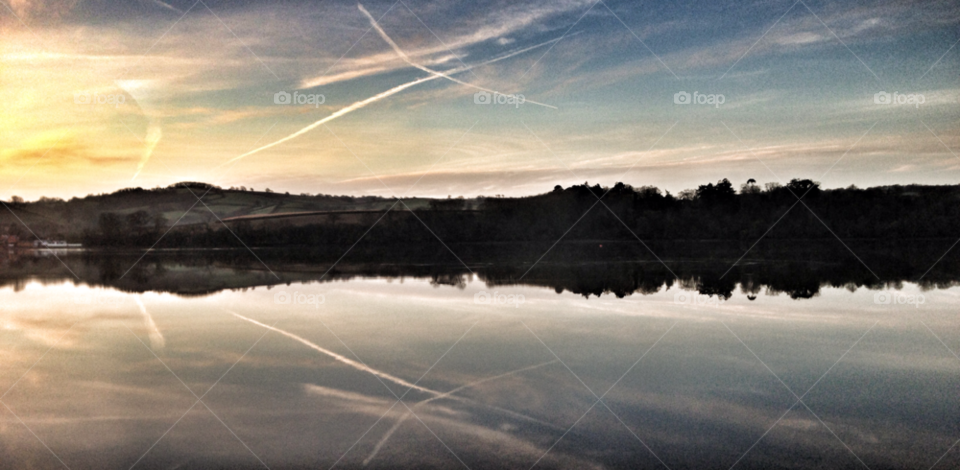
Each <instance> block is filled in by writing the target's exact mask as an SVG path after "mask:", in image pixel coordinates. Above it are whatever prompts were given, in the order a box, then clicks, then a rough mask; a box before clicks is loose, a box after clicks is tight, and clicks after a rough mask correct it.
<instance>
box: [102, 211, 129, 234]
mask: <svg viewBox="0 0 960 470" xmlns="http://www.w3.org/2000/svg"><path fill="white" fill-rule="evenodd" d="M97 226H98V227H99V228H100V233H101V234H102V235H103V236H104V237H105V238H115V237H118V236H119V235H120V231H121V230H123V220H122V219H121V218H120V216H119V215H117V214H114V213H113V212H102V213H101V214H100V217H99V218H98V219H97Z"/></svg>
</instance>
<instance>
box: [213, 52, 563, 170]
mask: <svg viewBox="0 0 960 470" xmlns="http://www.w3.org/2000/svg"><path fill="white" fill-rule="evenodd" d="M560 39H561V38H557V39H551V40H549V41H546V42H543V43H540V44H537V45H534V46H530V47H526V48H523V49H520V50H517V51H514V52H511V53H508V54H505V55H503V56H500V57H497V58H494V59H490V60H488V61H486V62H481V63H479V64H476V65H471V66H467V67H460V68H456V69H453V70H451V71H449V72H447V74H448V75H452V74H457V73H463V72H466V71H468V70H470V69H473V68H476V67H481V66H484V65H488V64H492V63H494V62H499V61H501V60H505V59H509V58H511V57H513V56H516V55H519V54H523V53H524V52H527V51H531V50H533V49H536V48H538V47H543V46H546V45H547V44H551V43H554V42H557V41H559V40H560ZM438 78H440V75H431V76H429V77H424V78H418V79H416V80H414V81H412V82H408V83H404V84H402V85H397V86H395V87H393V88H391V89H389V90H387V91H384V92H382V93H379V94H376V95H374V96H371V97H370V98H367V99H365V100H361V101H357V102H355V103H353V104H351V105H349V106H347V107H345V108H341V109H340V110H339V111H336V112H334V113H333V114H331V115H329V116H327V117H325V118H323V119H321V120H319V121H317V122H315V123H313V124H310V125H309V126H307V127H304V128H303V129H300V130H299V131H297V132H294V133H293V134H290V135H288V136H286V137H284V138H282V139H280V140H277V141H275V142H272V143H269V144H267V145H264V146H263V147H260V148H257V149H254V150H251V151H249V152H247V153H245V154H243V155H240V156H238V157H234V158H232V159H230V160H228V161H226V162H224V163H222V164H220V166H224V165H228V164H230V163H233V162H235V161H237V160H240V159H241V158H244V157H249V156H250V155H253V154H255V153H258V152H262V151H264V150H266V149H268V148H271V147H276V146H277V145H280V144H282V143H284V142H286V141H288V140H291V139H295V138H297V137H299V136H301V135H303V134H306V133H307V132H310V131H312V130H314V129H316V128H317V127H319V126H322V125H323V124H326V123H328V122H330V121H332V120H334V119H336V118H338V117H340V116H343V115H345V114H348V113H351V112H353V111H356V110H358V109H360V108H363V107H364V106H367V105H368V104H370V103H373V102H375V101H380V100H382V99H384V98H387V97H389V96H392V95H395V94H397V93H400V92H401V91H403V90H406V89H407V88H410V87H412V86H416V85H419V84H421V83H424V82H429V81H430V80H436V79H438Z"/></svg>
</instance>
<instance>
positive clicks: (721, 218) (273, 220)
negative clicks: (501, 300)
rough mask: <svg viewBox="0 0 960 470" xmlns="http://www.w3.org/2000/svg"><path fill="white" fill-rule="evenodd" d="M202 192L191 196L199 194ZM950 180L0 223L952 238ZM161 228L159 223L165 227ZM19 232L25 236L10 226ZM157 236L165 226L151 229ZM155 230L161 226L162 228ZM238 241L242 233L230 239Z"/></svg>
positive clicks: (176, 231) (44, 212)
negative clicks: (932, 183)
mask: <svg viewBox="0 0 960 470" xmlns="http://www.w3.org/2000/svg"><path fill="white" fill-rule="evenodd" d="M200 198H202V201H198V199H200ZM958 203H960V185H950V186H923V185H906V186H883V187H875V188H867V189H858V188H855V187H850V188H843V189H822V188H821V187H820V185H819V183H817V182H814V181H810V180H800V179H794V180H792V181H790V182H789V183H788V184H786V185H779V184H775V183H768V184H767V185H765V187H760V186H758V185H757V184H756V183H754V182H753V180H750V181H749V182H748V183H746V184H744V185H742V186H741V187H740V188H739V190H736V189H735V188H734V187H733V184H732V183H730V182H729V181H728V180H726V179H724V180H721V181H719V182H717V183H710V184H706V185H701V186H699V187H698V188H697V189H695V190H687V191H682V192H681V193H680V194H679V195H677V196H674V195H671V194H670V193H669V192H666V193H665V192H663V191H661V190H660V189H658V188H655V187H650V186H642V187H632V186H630V185H627V184H624V183H617V184H616V185H614V186H613V187H601V186H600V185H593V186H591V185H589V184H587V183H584V184H582V185H575V186H571V187H568V188H562V187H560V186H557V187H555V188H554V190H553V191H551V192H548V193H544V194H539V195H534V196H529V197H519V198H503V197H495V198H490V197H486V198H476V199H463V198H458V199H453V198H450V199H423V198H415V199H405V200H404V204H398V203H397V201H395V200H392V199H387V198H381V197H350V196H325V195H317V196H310V195H289V194H278V193H273V192H254V191H248V190H245V188H244V189H237V188H233V189H222V188H218V187H215V186H210V185H207V184H203V183H180V184H177V185H174V186H171V187H169V188H161V189H153V190H144V189H140V188H136V189H127V190H121V191H118V192H115V193H112V194H106V195H98V196H88V197H86V198H83V199H78V198H74V199H71V200H70V201H61V200H51V199H41V200H40V201H36V202H30V203H24V202H10V203H6V204H5V205H6V206H7V209H8V210H7V211H5V212H7V214H5V218H2V219H0V222H2V223H3V228H4V230H5V231H6V232H9V233H13V232H17V231H19V233H23V232H24V230H23V227H22V224H20V223H19V221H18V220H15V219H14V218H13V217H11V213H13V214H18V216H19V218H20V219H22V220H23V222H24V223H25V224H26V225H28V226H30V228H31V229H33V231H34V232H36V233H37V234H38V236H48V237H52V236H60V237H63V238H72V239H74V240H82V242H83V243H84V244H85V245H86V246H96V247H149V246H153V244H154V243H156V242H157V240H158V239H160V242H159V243H158V244H157V246H158V247H166V248H182V247H240V246H242V245H243V244H245V245H247V246H260V247H270V246H274V247H279V246H317V245H346V246H349V245H351V244H353V243H355V242H356V241H357V240H365V241H369V242H372V243H378V244H387V245H390V244H398V243H436V242H437V240H442V241H443V242H445V243H490V242H504V243H507V242H555V241H557V240H565V241H587V240H590V241H603V240H607V241H615V240H634V241H635V240H637V239H640V240H643V241H651V240H749V241H753V240H757V239H760V238H764V239H771V240H786V239H805V240H815V239H833V238H837V237H839V238H842V239H844V240H847V239H882V240H900V239H908V240H917V239H926V238H954V239H955V238H956V237H958V236H960V204H958ZM171 227H172V229H171ZM23 234H24V235H29V234H26V233H23ZM164 234H166V235H164ZM161 235H163V237H162V239H161ZM240 240H242V243H241V242H240Z"/></svg>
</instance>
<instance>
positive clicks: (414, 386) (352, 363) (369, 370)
mask: <svg viewBox="0 0 960 470" xmlns="http://www.w3.org/2000/svg"><path fill="white" fill-rule="evenodd" d="M227 311H228V312H230V310H227ZM230 313H232V314H233V315H234V316H236V317H237V318H239V319H241V320H246V321H248V322H250V323H253V324H254V325H259V326H262V327H264V328H266V329H268V330H271V331H276V332H277V333H280V334H281V335H284V336H286V337H288V338H290V339H293V340H296V341H299V342H300V343H303V344H304V345H305V346H307V347H309V348H311V349H313V350H315V351H317V352H320V353H323V354H326V355H327V356H330V357H331V358H333V359H334V360H337V361H340V362H342V363H344V364H346V365H348V366H350V367H353V368H354V369H357V370H359V371H363V372H367V373H370V374H373V375H375V376H377V377H380V378H382V379H386V380H389V381H391V382H393V383H395V384H397V385H400V386H403V387H408V388H411V389H414V390H419V391H421V392H424V393H428V394H430V395H434V396H439V395H443V393H441V392H438V391H436V390H430V389H429V388H426V387H421V386H420V385H417V384H412V383H410V382H407V381H406V380H403V379H401V378H399V377H394V376H392V375H390V374H388V373H386V372H380V371H379V370H376V369H374V368H372V367H369V366H366V365H364V364H361V363H359V362H357V361H354V360H353V359H350V358H348V357H345V356H342V355H340V354H337V353H335V352H333V351H330V350H329V349H324V348H321V347H320V346H317V345H316V344H315V343H312V342H310V341H308V340H306V339H303V338H301V337H299V336H297V335H295V334H293V333H289V332H286V331H283V330H281V329H279V328H274V327H272V326H270V325H266V324H263V323H260V322H258V321H256V320H254V319H252V318H247V317H245V316H243V315H240V314H239V313H235V312H230Z"/></svg>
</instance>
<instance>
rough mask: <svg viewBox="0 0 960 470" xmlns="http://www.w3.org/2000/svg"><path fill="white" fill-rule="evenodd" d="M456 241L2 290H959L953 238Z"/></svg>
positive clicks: (242, 256) (241, 255) (96, 267)
mask: <svg viewBox="0 0 960 470" xmlns="http://www.w3.org/2000/svg"><path fill="white" fill-rule="evenodd" d="M450 248H451V250H453V251H455V252H457V255H458V257H454V256H453V255H451V254H450V252H449V251H448V250H447V249H446V248H445V247H443V246H440V245H439V244H437V246H432V245H431V246H429V247H428V248H427V249H424V247H423V246H408V247H405V248H404V247H398V246H392V247H384V246H379V247H378V246H373V244H371V246H370V247H369V248H368V249H359V250H356V251H351V252H350V253H348V254H347V256H346V257H343V254H344V253H343V251H342V250H338V249H316V250H303V249H295V250H291V249H262V250H256V256H254V255H253V254H251V252H250V251H247V250H245V249H229V250H192V251H184V250H173V251H169V252H163V251H159V252H158V251H154V252H151V253H148V254H146V255H145V256H143V257H142V258H141V253H139V252H130V253H121V252H114V253H104V252H99V253H98V252H86V253H75V254H66V255H61V260H62V261H64V262H65V263H66V264H67V265H69V266H70V269H71V271H67V270H66V269H65V268H64V267H63V264H61V263H60V260H58V259H57V258H54V257H53V256H42V255H39V254H36V255H25V254H24V255H17V256H15V257H13V258H9V257H8V258H2V257H0V267H2V269H0V287H3V286H7V285H10V286H13V287H14V288H15V289H17V288H20V287H22V286H24V285H25V284H26V283H27V281H31V280H39V281H43V282H64V281H67V282H74V283H83V284H88V285H95V286H105V287H110V288H115V289H119V290H121V291H125V292H146V291H157V292H170V293H175V294H178V295H184V296H194V295H207V294H211V293H215V292H219V291H222V290H244V289H249V288H256V287H268V288H269V287H271V286H284V285H291V284H292V283H311V282H317V281H319V282H321V283H327V282H337V281H344V280H350V279H356V278H373V277H376V278H387V279H398V280H402V279H404V278H419V279H429V281H430V282H431V283H432V284H433V285H435V286H437V287H442V286H450V287H454V288H460V289H462V288H464V287H466V286H467V284H468V280H469V279H470V277H471V276H474V275H476V276H477V277H478V278H479V280H481V281H483V282H484V284H485V285H486V287H487V288H489V289H500V290H501V291H507V290H509V289H510V287H511V286H518V285H523V286H534V287H542V288H547V289H551V290H553V291H555V292H557V293H562V292H573V293H575V294H578V295H582V296H584V297H591V296H602V295H613V296H616V297H626V296H629V295H634V294H637V295H648V294H652V293H656V292H659V291H662V290H663V289H665V288H674V289H677V288H679V289H681V290H683V291H695V292H698V293H699V294H702V295H708V296H711V297H714V296H715V298H719V299H728V298H730V297H732V296H734V295H738V294H739V295H742V296H746V297H747V298H749V299H751V300H754V299H757V298H758V297H761V296H764V295H781V294H782V295H787V296H789V297H791V298H794V299H806V298H811V297H814V296H816V295H818V294H819V293H820V291H821V289H823V288H824V287H840V288H846V289H848V290H851V291H853V290H857V289H860V288H866V289H873V290H879V289H899V288H901V286H902V284H903V283H905V282H917V283H918V284H919V285H920V286H921V288H922V289H924V290H927V289H938V288H939V289H942V288H949V287H954V286H957V285H960V256H956V255H955V254H954V255H950V256H945V257H942V256H943V254H944V252H946V250H947V248H949V243H939V244H932V243H916V244H910V245H908V246H901V245H899V244H893V245H892V244H890V243H887V242H875V243H861V244H858V245H857V247H856V249H857V250H858V257H859V259H857V258H855V257H853V256H852V255H851V254H850V253H849V252H848V251H847V250H846V248H844V247H843V245H841V244H840V243H838V242H837V241H836V240H833V241H832V242H830V241H817V242H804V243H796V242H791V243H783V242H770V243H761V244H758V245H756V246H754V247H753V248H752V250H751V252H750V255H749V256H747V257H745V258H743V259H739V258H740V257H741V256H742V255H743V254H744V250H745V248H744V247H743V246H740V245H738V244H736V243H707V244H701V243H672V242H671V243H666V244H654V245H651V246H650V248H651V249H652V250H653V251H655V252H656V253H657V256H654V255H653V254H652V253H651V252H650V251H649V250H647V249H646V248H643V247H638V244H636V243H627V242H620V243H616V242H615V243H613V244H612V245H609V244H605V245H604V247H603V248H600V247H599V246H598V245H596V244H589V245H587V244H560V245H557V246H555V247H554V249H553V250H552V251H551V255H550V256H548V257H545V258H542V259H539V258H540V255H542V254H543V253H544V251H545V250H546V249H547V248H549V245H547V246H545V245H543V244H520V245H503V244H483V245H476V244H468V245H453V246H451V247H450ZM341 257H343V258H341ZM941 257H942V258H941ZM458 258H459V259H458ZM538 259H539V261H538ZM738 259H739V260H738ZM461 261H463V262H464V263H466V264H467V265H469V266H470V268H469V270H468V268H467V267H466V266H464V264H461ZM861 261H862V262H861ZM931 267H933V269H931ZM74 273H75V274H76V275H77V276H78V277H77V278H75V277H74ZM309 288H310V287H300V289H301V290H302V289H309ZM316 288H317V289H320V290H321V291H322V290H323V289H325V287H323V286H318V287H316ZM678 292H679V291H678Z"/></svg>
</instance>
